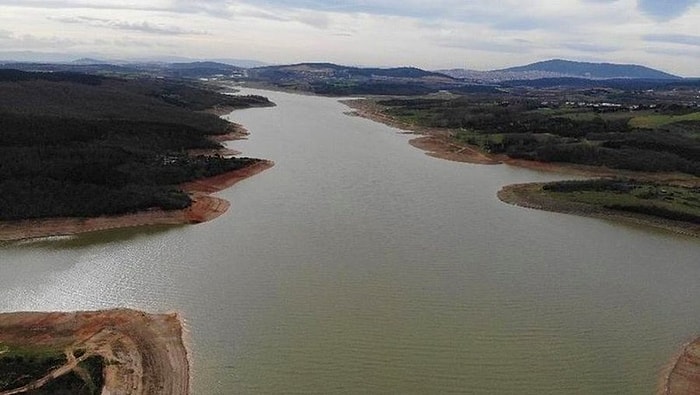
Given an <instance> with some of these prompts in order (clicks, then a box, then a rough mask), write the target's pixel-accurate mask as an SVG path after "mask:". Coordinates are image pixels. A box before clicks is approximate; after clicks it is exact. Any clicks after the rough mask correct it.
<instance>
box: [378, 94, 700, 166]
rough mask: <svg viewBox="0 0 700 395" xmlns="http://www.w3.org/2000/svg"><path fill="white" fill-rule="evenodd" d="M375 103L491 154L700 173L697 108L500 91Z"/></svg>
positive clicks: (699, 139)
mask: <svg viewBox="0 0 700 395" xmlns="http://www.w3.org/2000/svg"><path fill="white" fill-rule="evenodd" d="M378 103H379V104H380V105H382V106H384V107H386V109H385V112H386V113H387V114H389V115H391V116H394V117H397V118H398V119H401V120H403V121H405V122H409V123H414V124H418V125H423V126H429V127H439V128H448V129H451V130H453V133H452V134H453V137H454V138H455V139H456V140H458V141H459V142H462V143H467V144H472V145H477V146H479V147H480V148H481V149H483V150H484V151H486V152H490V153H494V154H506V155H508V156H510V157H512V158H522V159H529V160H537V161H543V162H568V163H576V164H584V165H594V166H606V167H609V168H615V169H626V170H637V171H647V172H674V171H677V172H683V173H688V174H693V175H696V176H700V117H696V114H695V113H693V111H697V109H688V108H684V107H682V106H674V105H667V106H659V107H656V108H654V110H653V111H652V110H640V111H630V110H629V109H628V108H627V107H625V106H622V107H619V108H576V107H573V106H570V107H565V106H561V105H559V106H557V107H555V108H552V107H543V106H542V105H541V103H540V102H539V101H535V100H528V99H517V98H516V99H514V98H513V97H512V96H511V97H499V96H495V95H492V96H490V97H483V96H474V97H465V96H462V97H458V98H453V99H439V98H422V99H391V100H381V101H379V102H378ZM674 117H675V118H674ZM696 118H697V120H696ZM675 120H679V121H677V122H676V121H675ZM637 124H640V125H642V126H641V127H639V126H636V125H637Z"/></svg>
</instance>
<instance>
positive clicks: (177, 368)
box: [0, 309, 190, 395]
mask: <svg viewBox="0 0 700 395" xmlns="http://www.w3.org/2000/svg"><path fill="white" fill-rule="evenodd" d="M0 343H2V344H3V345H5V346H8V347H10V348H12V347H16V348H18V349H19V350H25V349H27V348H29V349H32V348H34V349H54V350H63V352H64V353H65V354H66V355H67V356H73V355H76V353H77V351H79V350H83V352H82V353H81V355H80V356H79V357H78V360H84V359H85V358H87V357H89V356H100V357H102V358H103V360H104V367H103V377H104V386H103V389H102V393H113V394H126V393H128V394H135V395H136V394H143V395H146V394H162V395H166V394H167V395H170V394H173V395H186V394H188V393H189V389H190V388H189V386H190V377H189V373H190V367H189V366H190V365H189V360H188V352H187V349H186V347H185V344H184V341H183V325H182V320H181V317H180V316H179V315H178V314H177V313H170V314H147V313H144V312H141V311H137V310H131V309H114V310H101V311H90V312H87V311H83V312H70V313H64V312H50V313H40V312H14V313H2V314H0ZM72 359H73V360H74V361H75V357H74V358H72ZM70 361H71V358H69V362H66V365H65V367H64V368H63V371H62V372H61V373H60V374H65V373H69V372H70V371H72V370H73V369H74V368H75V364H74V363H71V362H70ZM58 371H59V369H57V370H55V371H53V372H52V373H51V374H50V375H48V376H46V377H48V380H47V381H50V380H53V379H56V378H57V377H58V375H57V374H58V373H57V372H58ZM40 381H41V380H37V381H36V382H40ZM44 384H45V383H44Z"/></svg>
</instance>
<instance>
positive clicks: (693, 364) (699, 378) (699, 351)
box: [659, 338, 700, 395]
mask: <svg viewBox="0 0 700 395" xmlns="http://www.w3.org/2000/svg"><path fill="white" fill-rule="evenodd" d="M659 394H662V395H700V338H698V339H695V340H694V341H693V342H691V343H688V344H686V345H685V346H684V347H683V350H682V351H681V352H680V354H679V355H677V356H676V357H675V358H674V360H673V361H672V363H671V364H670V365H669V367H668V369H667V370H666V372H665V374H664V375H663V379H662V382H661V385H660V388H659Z"/></svg>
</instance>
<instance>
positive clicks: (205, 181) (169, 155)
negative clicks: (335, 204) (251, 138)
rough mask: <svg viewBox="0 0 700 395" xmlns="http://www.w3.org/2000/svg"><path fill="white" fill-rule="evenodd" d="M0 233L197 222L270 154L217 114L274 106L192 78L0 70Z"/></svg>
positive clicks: (10, 236) (265, 164) (221, 206)
mask: <svg viewBox="0 0 700 395" xmlns="http://www.w3.org/2000/svg"><path fill="white" fill-rule="evenodd" d="M0 89H2V91H3V92H5V94H3V95H2V97H0V114H1V115H2V116H1V117H0V130H2V133H0V153H1V155H0V189H1V190H2V191H3V194H2V196H0V240H4V241H8V240H18V239H26V238H34V237H46V236H57V235H69V234H75V233H82V232H89V231H95V230H104V229H110V228H116V227H127V226H141V225H164V224H167V225H173V224H186V223H197V222H202V221H207V220H210V219H213V218H216V217H217V216H218V215H220V214H221V213H223V212H224V211H226V209H227V208H228V207H229V204H228V202H226V201H223V200H221V199H219V198H215V197H213V196H209V195H210V194H211V193H213V192H216V191H218V190H221V189H223V188H226V187H229V186H231V185H233V184H234V183H236V182H237V181H240V180H242V179H244V178H246V177H250V176H252V175H254V174H257V173H259V172H261V171H263V170H265V169H267V168H269V167H270V166H272V162H270V161H266V160H260V159H251V158H239V157H235V156H233V155H232V154H234V153H233V152H230V151H227V150H224V149H223V147H222V145H221V142H223V141H226V140H232V139H238V138H244V137H245V134H246V132H245V130H244V129H243V128H242V127H241V126H240V125H235V124H231V123H229V122H227V121H225V120H223V119H222V118H220V117H219V116H218V115H217V114H222V113H226V112H230V111H231V110H234V109H240V108H249V107H254V106H271V105H273V104H272V103H271V102H269V101H268V100H267V99H266V98H264V97H260V96H233V95H225V94H221V93H219V92H216V91H214V90H212V89H211V88H209V87H206V86H203V85H200V84H197V83H196V82H193V81H185V80H167V79H157V78H146V77H138V78H137V77H132V78H124V79H117V78H108V77H100V76H94V75H86V74H77V73H61V72H56V73H43V72H22V71H17V70H0Z"/></svg>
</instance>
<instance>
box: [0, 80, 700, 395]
mask: <svg viewBox="0 0 700 395" xmlns="http://www.w3.org/2000/svg"><path fill="white" fill-rule="evenodd" d="M247 92H254V93H261V94H264V95H266V96H269V97H270V98H271V99H272V100H273V101H274V102H276V103H277V104H278V106H277V107H275V108H266V109H252V110H245V111H239V112H235V113H233V114H232V115H231V119H232V120H234V121H236V122H240V123H242V124H243V125H245V126H246V127H247V128H248V129H249V130H250V131H251V133H252V135H251V138H250V139H249V140H247V141H241V142H236V143H234V144H232V146H233V147H234V148H236V149H239V150H242V151H244V152H245V154H246V155H249V156H254V157H261V158H268V159H271V160H273V161H275V162H276V166H275V167H273V168H272V169H270V170H267V171H266V172H264V173H262V174H260V175H257V176H255V177H253V178H251V179H248V180H246V181H244V182H242V183H240V184H238V185H236V186H235V187H233V188H231V189H229V190H226V191H223V192H222V193H220V196H222V197H224V198H226V199H229V200H231V202H232V208H231V211H229V212H228V213H227V214H225V215H224V216H222V217H220V218H219V219H217V220H215V221H213V222H210V223H206V224H201V225H197V226H186V227H173V228H150V229H139V230H119V231H113V232H104V233H96V234H91V235H86V236H81V237H76V238H71V239H67V240H54V241H40V242H29V243H20V244H8V245H5V246H0V310H2V311H13V310H40V311H41V310H76V309H98V308H109V307H117V306H127V307H133V308H138V309H144V310H148V311H153V312H160V311H169V310H178V311H180V312H182V314H183V316H184V317H185V319H186V326H187V330H188V332H189V334H188V341H189V343H190V347H191V351H192V354H193V358H192V359H193V367H192V370H193V390H194V393H195V394H232V393H301V392H303V393H320V394H325V393H347V392H350V393H368V392H370V393H372V392H375V393H377V392H378V393H387V392H392V393H444V392H463V393H478V394H562V393H571V394H612V393H615V394H625V393H626V394H645V393H646V394H652V393H653V392H654V391H655V388H656V383H657V378H658V374H659V371H660V369H661V368H662V366H663V365H664V363H665V362H666V361H667V359H668V358H669V357H671V355H672V354H673V353H674V352H675V350H676V349H677V348H678V347H679V346H680V345H681V344H682V343H683V342H684V341H687V340H689V339H691V338H692V337H693V336H694V335H696V334H698V333H699V332H700V314H699V310H700V309H699V307H700V302H698V301H700V284H699V282H698V280H697V279H698V278H700V259H698V258H700V242H698V240H697V239H692V238H685V237H682V236H675V235H672V234H668V233H664V232H657V231H653V230H648V229H646V228H634V227H630V226H624V225H617V224H614V223H610V222H605V221H602V220H596V219H590V218H579V217H575V216H570V215H563V214H555V213H548V212H540V211H534V210H528V209H523V208H517V207H513V206H509V205H506V204H503V203H501V202H500V201H498V199H497V198H496V192H497V191H498V190H499V189H500V188H501V186H503V185H506V184H511V183H518V182H528V181H541V180H548V179H554V178H555V177H554V176H552V175H548V174H543V173H536V172H533V171H529V170H523V169H517V168H512V167H507V166H477V165H467V164H459V163H453V162H448V161H443V160H440V159H434V158H431V157H428V156H426V155H424V153H423V152H421V151H419V150H417V149H415V148H413V147H410V146H409V145H408V144H407V143H406V141H407V140H408V137H407V136H404V135H401V134H397V131H396V130H395V129H391V128H389V127H386V126H383V125H380V124H376V123H373V122H371V121H368V120H365V119H361V118H357V117H350V116H347V115H344V114H343V112H344V111H348V109H347V107H345V106H343V105H342V104H340V103H338V102H337V101H336V100H333V99H328V98H318V97H310V96H297V95H290V94H285V93H276V92H258V91H247Z"/></svg>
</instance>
